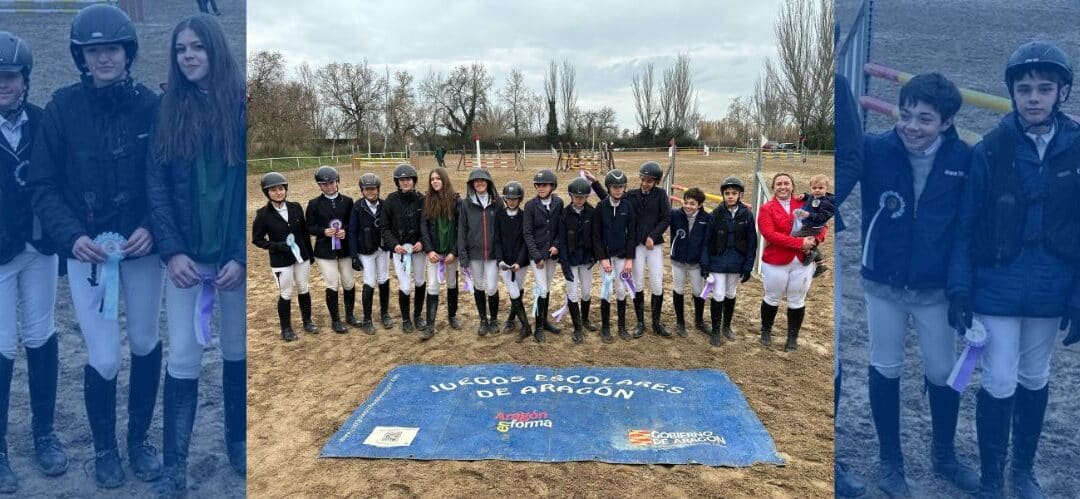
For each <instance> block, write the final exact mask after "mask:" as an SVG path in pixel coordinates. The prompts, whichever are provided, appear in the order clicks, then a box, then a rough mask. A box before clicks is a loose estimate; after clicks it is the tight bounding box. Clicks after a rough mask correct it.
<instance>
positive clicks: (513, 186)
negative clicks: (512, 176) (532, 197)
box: [502, 180, 525, 199]
mask: <svg viewBox="0 0 1080 499" xmlns="http://www.w3.org/2000/svg"><path fill="white" fill-rule="evenodd" d="M502 197H503V198H506V199H521V198H523V197H525V187H523V186H522V185H521V182H518V181H517V180H511V181H510V182H507V183H506V185H505V186H503V189H502Z"/></svg>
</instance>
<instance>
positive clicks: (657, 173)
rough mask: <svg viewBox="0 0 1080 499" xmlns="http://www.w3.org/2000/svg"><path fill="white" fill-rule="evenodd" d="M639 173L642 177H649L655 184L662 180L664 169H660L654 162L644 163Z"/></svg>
mask: <svg viewBox="0 0 1080 499" xmlns="http://www.w3.org/2000/svg"><path fill="white" fill-rule="evenodd" d="M639 173H640V174H641V176H642V177H649V178H651V179H653V180H655V181H657V182H659V181H660V179H662V178H664V169H663V168H661V167H660V163H657V162H655V161H646V162H644V163H642V164H641V170H639Z"/></svg>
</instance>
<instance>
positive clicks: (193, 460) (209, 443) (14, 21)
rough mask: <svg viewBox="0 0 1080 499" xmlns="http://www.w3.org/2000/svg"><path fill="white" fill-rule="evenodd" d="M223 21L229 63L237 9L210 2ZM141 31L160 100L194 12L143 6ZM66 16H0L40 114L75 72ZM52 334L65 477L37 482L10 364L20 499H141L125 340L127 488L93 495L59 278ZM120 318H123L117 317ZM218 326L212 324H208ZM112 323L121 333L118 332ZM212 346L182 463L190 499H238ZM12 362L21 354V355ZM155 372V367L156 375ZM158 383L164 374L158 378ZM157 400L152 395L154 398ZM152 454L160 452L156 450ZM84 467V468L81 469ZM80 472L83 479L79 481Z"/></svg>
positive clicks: (237, 32)
mask: <svg viewBox="0 0 1080 499" xmlns="http://www.w3.org/2000/svg"><path fill="white" fill-rule="evenodd" d="M218 5H219V6H220V7H221V10H222V12H223V15H222V16H221V17H219V18H218V21H219V22H220V23H221V24H222V27H223V28H224V29H225V31H226V34H227V35H228V38H229V43H230V45H231V48H232V50H233V53H234V54H236V56H238V57H241V58H242V57H243V54H244V51H245V48H244V33H245V31H244V29H245V22H246V13H245V7H246V4H245V2H243V1H241V0H219V1H218ZM144 13H145V15H146V22H143V23H137V24H136V29H137V30H138V33H139V42H140V43H139V55H138V59H137V60H136V62H135V65H134V66H133V68H132V70H133V74H134V76H135V79H136V80H138V81H141V82H142V83H143V84H145V85H146V86H148V87H150V88H151V89H153V90H155V91H157V92H159V93H160V87H159V84H160V83H162V82H164V81H165V79H166V74H167V71H168V57H169V54H170V53H171V49H170V47H169V42H170V40H169V36H170V35H171V34H172V29H173V26H175V24H176V23H177V22H179V21H180V20H181V19H183V18H184V17H186V16H189V15H192V14H196V13H198V9H197V8H196V5H195V2H193V1H188V0H168V1H144ZM73 17H74V14H29V13H19V14H3V17H0V30H10V31H13V32H14V33H15V34H17V35H18V36H20V37H22V38H23V39H25V40H27V42H28V43H29V44H30V45H31V47H32V50H33V53H34V62H35V64H34V72H33V74H32V76H31V78H32V80H31V85H30V89H31V95H30V101H31V102H33V103H35V104H37V105H39V106H42V107H44V105H45V104H46V103H47V102H48V101H49V99H50V97H51V95H52V93H53V92H54V91H55V90H56V89H58V88H60V87H62V86H66V85H68V84H70V83H73V82H75V81H77V79H78V72H77V71H76V69H75V65H74V63H73V62H72V61H71V53H70V52H69V51H68V34H69V30H70V26H71V19H72V18H73ZM56 301H57V304H56V308H57V309H56V326H57V334H58V335H59V340H60V381H59V388H58V393H57V407H56V432H57V433H58V434H59V436H60V440H61V441H62V442H63V443H64V445H65V446H66V447H67V451H68V459H69V467H68V471H67V473H66V474H64V475H63V476H60V477H57V478H46V477H44V475H42V474H41V472H40V471H39V470H38V468H37V464H36V463H35V462H34V461H33V452H34V443H33V440H32V439H31V438H30V434H31V432H30V403H29V395H28V393H27V391H28V390H27V384H26V383H27V381H26V364H25V362H24V360H23V359H21V358H17V359H16V362H15V375H14V378H13V379H12V383H11V410H10V414H9V416H8V421H9V427H8V438H7V440H8V456H9V459H10V461H11V467H12V469H13V470H14V471H15V474H16V475H18V477H19V480H20V487H19V495H20V496H21V497H86V496H88V495H91V494H99V495H100V496H102V497H132V496H144V497H145V496H147V495H149V494H150V485H149V484H146V483H143V482H141V481H139V480H138V479H137V478H135V477H134V476H133V475H131V473H130V471H128V470H127V460H126V455H127V454H126V452H127V451H126V446H125V443H124V439H125V436H126V435H127V433H126V432H127V384H128V367H129V364H130V362H129V357H128V350H127V340H126V334H122V337H123V339H122V340H121V342H122V344H121V357H120V358H121V368H120V375H119V384H118V388H117V405H116V407H117V422H116V423H117V424H116V428H117V436H118V439H119V442H118V443H119V445H120V447H121V449H122V450H121V451H120V453H121V457H122V459H123V460H124V466H125V472H127V475H128V477H127V478H128V480H127V484H126V485H125V486H124V487H121V488H119V489H114V490H111V491H107V492H106V491H99V490H97V488H96V486H95V485H94V478H93V472H94V468H93V457H94V451H93V444H92V442H91V439H90V427H89V425H88V423H87V421H86V409H85V405H84V402H83V365H84V364H85V362H86V348H85V347H84V346H83V339H82V334H81V333H80V332H79V326H78V323H77V321H76V320H75V312H74V309H73V308H72V305H71V293H70V291H69V290H68V284H67V277H61V278H60V282H59V287H58V290H57V296H56ZM121 310H122V308H121ZM217 320H219V318H218V317H217V314H215V321H217ZM123 327H124V326H123V324H122V323H121V329H123ZM159 331H160V334H161V338H162V341H163V342H164V343H165V354H166V355H167V354H168V341H167V338H166V324H165V316H164V314H162V316H161V322H160V324H159ZM216 338H217V336H216V334H215V339H214V343H215V345H214V346H212V347H210V348H208V349H207V351H206V353H205V355H204V356H203V371H202V382H201V383H200V386H199V397H200V399H199V410H198V413H197V419H196V422H195V428H196V429H195V433H194V434H193V435H192V440H191V448H190V454H189V457H188V485H189V487H190V488H191V492H190V494H189V497H215V498H219V497H243V496H244V480H243V479H242V478H240V477H238V476H237V475H236V474H235V473H233V471H232V469H231V468H230V467H229V463H228V459H227V458H226V457H225V443H224V436H223V435H224V425H223V423H222V421H223V414H222V404H221V350H220V349H219V348H218V347H217V346H216V343H217V339H216ZM18 356H19V357H24V356H25V354H24V353H23V351H22V350H21V349H20V352H19V354H18ZM163 367H164V366H163ZM162 376H164V374H163V375H162ZM159 397H160V395H159ZM161 410H162V409H161V400H160V398H159V400H158V405H157V407H156V410H155V415H154V422H153V425H152V426H151V429H150V441H151V443H153V444H154V445H155V446H158V447H160V444H161V417H162V412H161ZM158 450H159V451H160V448H159V449H158ZM84 463H85V466H84ZM84 470H85V471H84Z"/></svg>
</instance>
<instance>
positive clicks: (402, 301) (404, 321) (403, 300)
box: [397, 289, 416, 334]
mask: <svg viewBox="0 0 1080 499" xmlns="http://www.w3.org/2000/svg"><path fill="white" fill-rule="evenodd" d="M415 292H416V290H415V289H414V290H413V293H415ZM410 298H412V297H411V296H409V295H407V294H405V292H404V291H400V290H399V291H398V292H397V299H398V309H400V310H401V332H402V333H406V334H408V333H411V332H413V323H412V315H411V314H410V313H409V303H410Z"/></svg>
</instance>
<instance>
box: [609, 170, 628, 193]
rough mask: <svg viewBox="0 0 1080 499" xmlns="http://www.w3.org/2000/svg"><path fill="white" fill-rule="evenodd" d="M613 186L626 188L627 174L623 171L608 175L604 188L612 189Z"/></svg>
mask: <svg viewBox="0 0 1080 499" xmlns="http://www.w3.org/2000/svg"><path fill="white" fill-rule="evenodd" d="M612 186H615V187H618V186H622V187H626V174H625V173H623V171H622V170H619V169H615V170H611V171H610V172H608V173H607V175H604V187H606V188H608V189H611V188H612Z"/></svg>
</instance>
